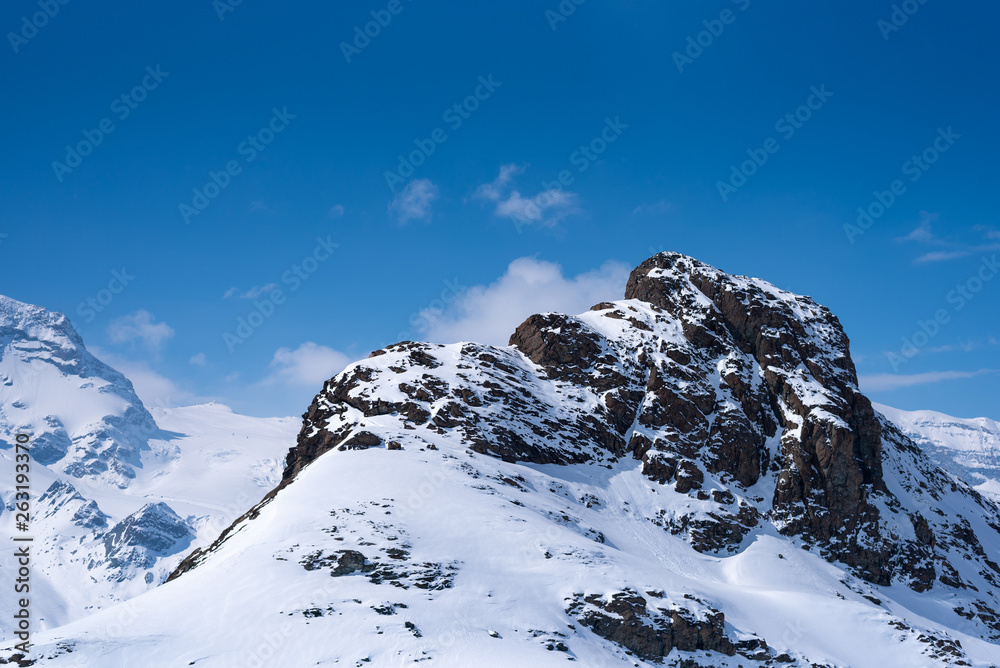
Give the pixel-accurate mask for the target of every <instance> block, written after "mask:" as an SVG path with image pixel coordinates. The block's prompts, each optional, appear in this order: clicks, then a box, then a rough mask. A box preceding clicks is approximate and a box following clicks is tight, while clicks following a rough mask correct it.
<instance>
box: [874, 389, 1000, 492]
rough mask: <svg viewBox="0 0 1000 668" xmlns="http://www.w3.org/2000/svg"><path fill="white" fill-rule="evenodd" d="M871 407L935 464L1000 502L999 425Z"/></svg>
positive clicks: (976, 420) (887, 407)
mask: <svg viewBox="0 0 1000 668" xmlns="http://www.w3.org/2000/svg"><path fill="white" fill-rule="evenodd" d="M875 407H876V408H877V409H878V411H879V412H880V413H882V415H884V416H886V417H887V418H889V419H890V420H891V421H892V422H893V423H894V424H895V425H896V426H898V427H899V428H900V429H901V430H902V431H903V433H904V434H906V435H907V436H909V437H910V438H911V439H912V440H913V441H914V442H915V443H916V444H917V445H919V446H920V447H921V448H923V450H924V451H925V452H926V453H927V454H928V455H929V456H930V458H931V459H932V460H933V461H935V462H936V463H937V464H938V465H940V466H941V467H942V468H944V469H946V470H948V471H950V472H952V473H954V474H955V475H957V476H958V477H959V478H961V479H963V480H965V481H966V482H968V483H970V484H972V485H974V486H975V487H976V489H977V490H979V491H980V492H982V493H983V494H986V495H988V496H990V497H992V498H993V499H994V500H997V501H1000V423H998V422H995V421H993V420H990V419H988V418H974V419H963V418H956V417H952V416H950V415H945V414H944V413H937V412H935V411H902V410H899V409H897V408H890V407H889V406H882V405H878V404H876V406H875Z"/></svg>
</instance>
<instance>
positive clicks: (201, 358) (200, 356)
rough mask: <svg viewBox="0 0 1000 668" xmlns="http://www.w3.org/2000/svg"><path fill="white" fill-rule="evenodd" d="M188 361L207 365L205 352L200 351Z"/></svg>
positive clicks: (196, 364) (198, 364) (197, 364)
mask: <svg viewBox="0 0 1000 668" xmlns="http://www.w3.org/2000/svg"><path fill="white" fill-rule="evenodd" d="M188 361H189V362H191V364H194V365H195V366H205V353H198V354H197V355H194V356H192V357H191V359H190V360H188Z"/></svg>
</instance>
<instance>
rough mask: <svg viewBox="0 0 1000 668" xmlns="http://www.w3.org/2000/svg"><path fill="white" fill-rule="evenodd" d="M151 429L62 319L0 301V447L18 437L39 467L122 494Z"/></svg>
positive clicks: (133, 399)
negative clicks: (28, 441)
mask: <svg viewBox="0 0 1000 668" xmlns="http://www.w3.org/2000/svg"><path fill="white" fill-rule="evenodd" d="M156 428H157V427H156V423H155V422H154V420H153V417H152V416H151V415H150V414H149V412H148V411H147V410H146V408H145V407H144V406H143V404H142V402H141V401H140V400H139V398H138V397H137V396H136V394H135V390H134V389H133V387H132V383H131V382H129V380H128V379H127V378H125V376H123V375H122V374H121V373H119V372H118V371H116V370H114V369H112V368H111V367H109V366H108V365H107V364H105V363H103V362H101V361H100V360H99V359H97V358H96V357H94V356H93V355H92V354H91V353H90V352H89V351H87V349H86V347H85V346H84V344H83V340H82V339H81V338H80V335H79V334H78V333H77V332H76V330H75V329H73V326H72V324H71V323H70V321H69V318H67V317H66V316H65V315H63V314H61V313H54V312H52V311H48V310H46V309H44V308H41V307H39V306H32V305H30V304H24V303H22V302H19V301H16V300H14V299H10V298H8V297H4V296H0V447H2V448H5V449H6V448H9V447H11V443H12V442H13V437H14V436H15V435H16V434H17V433H19V432H25V433H28V434H29V435H30V436H31V437H32V447H33V455H34V459H35V460H36V461H37V462H39V463H40V464H43V465H46V466H55V467H57V468H58V469H59V470H61V471H63V472H64V473H66V474H68V475H70V476H72V477H75V478H83V477H90V478H100V479H103V480H105V481H107V482H111V483H112V484H115V485H117V486H119V487H126V486H128V484H129V482H130V481H131V479H132V478H134V476H135V467H136V466H138V465H140V453H141V451H142V449H143V448H145V446H146V441H147V439H148V438H149V437H150V436H152V435H153V434H154V433H155V431H156Z"/></svg>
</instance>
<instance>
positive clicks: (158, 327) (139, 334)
mask: <svg viewBox="0 0 1000 668" xmlns="http://www.w3.org/2000/svg"><path fill="white" fill-rule="evenodd" d="M108 334H109V335H110V336H111V341H112V342H114V343H135V342H136V341H137V340H141V341H142V343H143V344H144V345H145V346H146V347H147V348H149V349H150V350H152V351H158V350H159V349H160V347H161V346H162V345H163V342H164V341H166V340H167V339H169V338H171V337H173V335H174V330H173V328H172V327H170V326H169V325H168V324H167V323H165V322H154V316H153V314H152V313H150V312H149V311H146V310H144V309H140V310H138V311H136V312H135V313H133V314H132V315H124V316H121V317H120V318H115V319H114V320H112V321H111V324H110V325H109V326H108Z"/></svg>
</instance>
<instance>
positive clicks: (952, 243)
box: [896, 211, 1000, 264]
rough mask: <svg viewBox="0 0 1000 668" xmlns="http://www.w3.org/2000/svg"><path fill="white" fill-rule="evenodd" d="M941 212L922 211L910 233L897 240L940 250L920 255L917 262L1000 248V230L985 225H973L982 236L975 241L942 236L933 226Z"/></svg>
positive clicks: (952, 257) (943, 260)
mask: <svg viewBox="0 0 1000 668" xmlns="http://www.w3.org/2000/svg"><path fill="white" fill-rule="evenodd" d="M940 217H941V216H940V214H937V213H928V212H927V211H921V212H920V222H919V224H918V225H917V227H916V228H914V230H913V231H912V232H910V233H909V234H907V235H905V236H902V237H899V238H897V239H896V241H899V242H901V243H917V244H921V245H924V246H933V247H936V248H938V250H933V251H928V252H926V253H924V254H923V255H921V256H920V257H918V258H917V259H916V260H915V262H917V263H918V264H923V263H927V262H947V261H948V260H957V259H959V258H963V257H969V256H970V255H977V254H979V253H992V252H996V251H998V250H1000V231H997V230H994V229H993V228H992V227H988V226H985V225H975V226H973V228H972V229H973V231H975V232H977V233H979V235H980V238H979V239H977V240H975V241H971V242H970V241H958V240H955V239H951V238H947V237H942V236H940V235H939V234H937V233H936V232H935V231H934V229H933V227H934V224H935V223H936V222H937V221H938V219H939V218H940Z"/></svg>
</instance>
